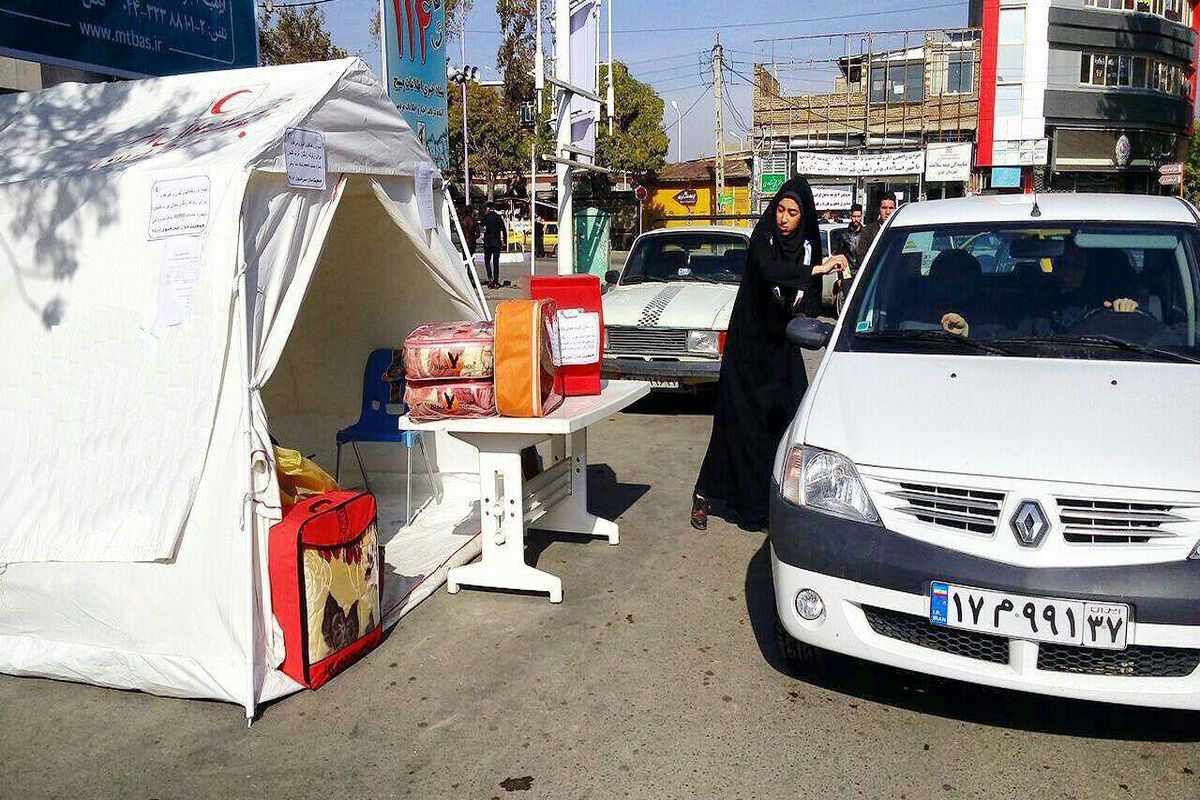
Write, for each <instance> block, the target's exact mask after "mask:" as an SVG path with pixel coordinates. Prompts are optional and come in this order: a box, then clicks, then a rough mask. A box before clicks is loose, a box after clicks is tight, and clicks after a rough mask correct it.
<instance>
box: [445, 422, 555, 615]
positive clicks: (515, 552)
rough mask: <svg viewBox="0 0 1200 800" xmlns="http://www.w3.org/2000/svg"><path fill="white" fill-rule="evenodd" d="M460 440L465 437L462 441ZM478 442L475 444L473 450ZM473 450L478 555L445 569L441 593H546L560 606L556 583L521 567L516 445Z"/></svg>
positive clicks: (522, 549)
mask: <svg viewBox="0 0 1200 800" xmlns="http://www.w3.org/2000/svg"><path fill="white" fill-rule="evenodd" d="M464 438H465V437H464ZM478 444H479V443H477V446H478ZM523 446H524V444H523V443H522V444H521V446H520V447H513V448H512V449H505V450H502V451H495V450H488V449H485V448H484V447H480V449H479V508H480V520H481V523H482V538H483V553H482V556H481V557H480V560H479V561H478V562H476V563H474V564H467V565H466V566H462V567H455V568H454V569H451V570H450V571H449V572H448V573H447V575H446V591H447V592H449V593H450V594H455V593H456V592H458V590H459V587H460V586H462V585H467V586H484V587H489V588H493V589H515V590H520V591H528V592H546V593H547V594H549V595H550V602H551V603H561V602H562V596H563V595H562V580H561V579H559V578H557V577H556V576H554V575H551V574H550V573H548V572H543V571H542V570H540V569H536V568H535V567H531V566H529V565H528V564H526V563H525V508H524V501H523V497H522V495H523V493H524V487H523V483H522V476H521V447H523Z"/></svg>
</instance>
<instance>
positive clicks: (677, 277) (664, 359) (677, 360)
mask: <svg viewBox="0 0 1200 800" xmlns="http://www.w3.org/2000/svg"><path fill="white" fill-rule="evenodd" d="M749 246H750V231H749V229H743V228H728V227H695V228H668V229H665V230H658V231H651V232H649V233H645V234H642V235H641V236H639V237H638V238H637V239H636V240H635V241H634V243H633V249H632V250H630V252H629V257H628V258H627V259H626V260H625V267H624V269H622V270H620V271H617V270H612V271H610V272H609V273H608V275H606V276H605V283H606V284H607V287H606V289H607V290H606V292H605V295H604V324H605V349H604V365H603V371H604V375H605V377H612V378H637V379H640V380H648V381H650V382H651V384H652V385H653V386H654V388H656V389H666V390H680V389H684V390H694V389H695V388H697V387H699V386H701V385H704V384H706V383H715V382H716V380H717V378H718V377H719V375H720V372H721V354H722V352H723V351H724V349H725V332H726V330H728V328H729V313H730V311H731V310H732V308H733V300H734V297H736V296H737V290H738V284H739V283H740V282H741V279H742V271H743V270H744V269H745V266H746V254H747V251H748V249H749Z"/></svg>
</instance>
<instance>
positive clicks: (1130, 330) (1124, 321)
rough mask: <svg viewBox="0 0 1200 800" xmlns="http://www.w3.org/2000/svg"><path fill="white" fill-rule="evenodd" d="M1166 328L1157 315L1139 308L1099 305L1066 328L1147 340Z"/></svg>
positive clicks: (1135, 339)
mask: <svg viewBox="0 0 1200 800" xmlns="http://www.w3.org/2000/svg"><path fill="white" fill-rule="evenodd" d="M1166 329H1167V326H1166V325H1165V324H1164V323H1163V322H1162V321H1161V320H1160V319H1159V318H1158V317H1156V316H1154V315H1153V314H1151V313H1150V312H1148V311H1143V310H1142V309H1141V308H1136V309H1134V310H1133V311H1114V310H1113V309H1111V308H1105V307H1103V306H1101V307H1100V308H1093V309H1092V310H1091V311H1089V312H1087V313H1086V314H1084V315H1083V317H1081V318H1080V319H1079V321H1078V322H1076V323H1075V324H1074V325H1072V326H1071V327H1070V328H1069V329H1068V330H1069V331H1070V332H1071V333H1079V334H1084V335H1087V334H1091V333H1098V334H1105V335H1109V336H1120V337H1121V338H1124V339H1130V340H1132V341H1142V342H1148V341H1150V340H1151V338H1152V337H1154V336H1156V335H1157V334H1159V333H1161V332H1162V331H1164V330H1166Z"/></svg>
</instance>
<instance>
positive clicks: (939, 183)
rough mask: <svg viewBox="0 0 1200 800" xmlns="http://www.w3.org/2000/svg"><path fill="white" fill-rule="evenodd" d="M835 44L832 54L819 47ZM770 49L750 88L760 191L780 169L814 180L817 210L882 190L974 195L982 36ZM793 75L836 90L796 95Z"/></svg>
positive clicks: (785, 44)
mask: <svg viewBox="0 0 1200 800" xmlns="http://www.w3.org/2000/svg"><path fill="white" fill-rule="evenodd" d="M830 40H835V42H836V44H835V46H834V47H833V52H832V53H831V52H830V50H829V49H828V45H826V49H825V50H824V51H823V52H821V51H818V50H817V49H816V47H814V44H815V43H817V42H828V41H830ZM838 45H840V46H838ZM764 49H765V50H768V51H769V54H767V53H764V55H763V58H764V61H767V59H769V61H767V63H758V64H756V65H755V67H754V93H753V104H754V132H755V137H756V142H757V152H758V155H757V159H756V169H757V174H758V177H757V179H756V182H757V184H758V186H759V188H760V189H764V188H765V189H766V190H767V191H769V189H770V186H771V185H772V182H773V179H777V176H778V175H780V174H783V175H790V174H804V175H808V176H809V177H810V179H811V181H812V182H813V183H814V185H815V186H816V187H817V195H818V203H819V205H823V206H824V207H825V208H833V209H839V208H842V209H844V208H845V207H846V206H848V205H849V204H850V202H852V201H855V200H857V201H860V202H865V203H867V204H869V205H874V203H875V200H876V199H877V198H878V196H879V194H880V193H882V192H883V191H893V192H896V193H897V194H898V195H900V197H901V198H902V199H914V198H916V197H918V196H921V197H954V196H958V195H962V194H964V193H966V192H967V191H969V190H970V181H971V148H972V143H973V142H974V140H975V136H976V128H977V122H978V114H979V96H980V77H981V76H980V70H979V64H980V60H981V55H982V54H981V37H980V31H979V30H977V29H953V30H930V31H925V30H922V31H907V32H891V33H862V34H857V33H856V34H844V35H839V36H838V37H829V36H823V37H800V38H798V39H779V40H771V41H768V42H766V43H765V47H764ZM838 53H840V54H838ZM785 80H790V81H791V83H792V84H793V85H801V86H803V85H805V84H807V85H812V84H813V83H815V82H820V81H824V82H826V83H827V85H828V88H827V89H825V90H823V91H816V92H811V91H810V92H805V91H796V90H789V88H788V87H786V86H785V85H784V81H785ZM951 162H953V164H952V165H951ZM948 166H952V168H947V167H948Z"/></svg>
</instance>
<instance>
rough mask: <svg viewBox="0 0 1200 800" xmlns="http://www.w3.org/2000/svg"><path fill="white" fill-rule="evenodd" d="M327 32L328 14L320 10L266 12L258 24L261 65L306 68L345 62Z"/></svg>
mask: <svg viewBox="0 0 1200 800" xmlns="http://www.w3.org/2000/svg"><path fill="white" fill-rule="evenodd" d="M347 55H348V53H347V52H346V51H345V49H343V48H341V47H338V46H337V45H335V44H334V43H333V39H331V38H330V36H329V31H327V30H326V29H325V12H324V11H322V10H321V9H320V8H319V7H317V6H306V7H305V8H304V10H303V11H299V10H297V9H295V8H276V9H274V10H273V11H270V12H266V11H264V12H263V13H262V15H261V17H260V18H259V23H258V61H259V63H260V64H262V65H263V66H273V65H277V64H302V63H304V62H306V61H329V60H330V59H335V58H345V57H346V56H347Z"/></svg>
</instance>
